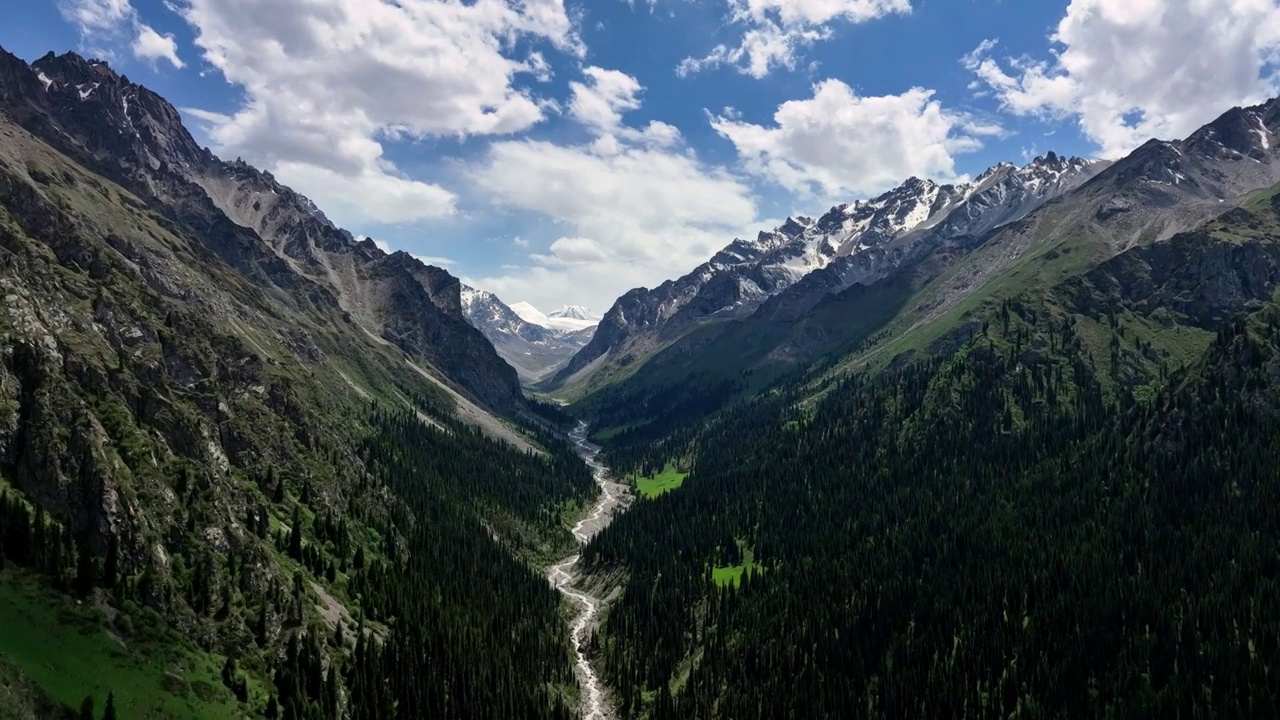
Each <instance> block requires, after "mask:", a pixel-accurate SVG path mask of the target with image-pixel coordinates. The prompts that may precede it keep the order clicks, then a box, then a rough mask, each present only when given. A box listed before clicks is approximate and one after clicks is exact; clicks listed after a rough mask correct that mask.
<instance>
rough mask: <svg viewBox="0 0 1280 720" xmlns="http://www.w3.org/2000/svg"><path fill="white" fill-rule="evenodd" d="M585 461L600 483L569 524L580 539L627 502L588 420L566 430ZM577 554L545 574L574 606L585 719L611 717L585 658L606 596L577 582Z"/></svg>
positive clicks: (572, 627)
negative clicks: (597, 491)
mask: <svg viewBox="0 0 1280 720" xmlns="http://www.w3.org/2000/svg"><path fill="white" fill-rule="evenodd" d="M569 439H570V440H572V441H573V444H574V447H575V448H576V449H577V451H578V454H579V455H580V456H582V460H583V462H585V463H586V464H587V466H588V467H590V468H591V475H592V477H594V478H595V481H596V484H597V485H599V486H600V496H599V497H598V498H597V499H596V501H595V503H594V504H593V505H592V506H591V508H590V509H588V510H587V512H586V513H585V514H583V516H582V518H580V519H579V520H578V522H577V524H575V525H574V526H573V537H574V539H576V540H577V541H578V544H579V545H584V544H586V542H587V541H588V540H590V539H591V537H592V536H593V535H595V534H596V533H598V532H600V531H601V530H603V529H605V528H606V527H608V526H609V523H611V522H613V518H614V517H616V516H617V514H618V513H620V512H622V511H624V510H626V508H627V507H628V506H629V505H630V504H631V499H632V495H631V487H630V486H629V485H625V484H623V483H620V482H617V481H615V480H614V479H613V478H612V477H611V476H610V473H609V468H608V467H606V466H605V464H604V463H603V462H601V461H600V459H599V455H600V448H599V447H598V446H596V445H594V444H592V443H591V442H590V441H588V440H587V424H586V423H581V424H579V425H578V427H576V428H574V430H573V432H571V433H570V434H569ZM578 558H579V555H578V554H574V555H572V556H570V557H567V558H565V559H564V560H561V561H560V562H558V563H556V564H554V565H551V566H550V567H548V568H547V579H548V580H550V581H551V584H552V585H553V586H555V588H556V589H557V590H559V591H560V592H561V593H563V594H564V596H565V597H567V598H569V600H570V601H571V602H572V603H573V604H574V605H575V606H576V607H577V608H578V611H577V612H576V613H575V614H574V615H573V617H572V618H571V619H570V620H569V634H570V637H571V639H572V641H573V652H574V656H575V663H576V665H577V674H578V683H579V684H580V685H581V686H582V718H583V720H615V718H617V713H616V711H615V710H614V708H613V705H612V704H611V703H610V701H609V694H608V692H607V689H606V688H605V686H604V682H603V681H602V680H601V679H600V674H599V673H598V672H597V670H596V668H595V667H594V666H593V665H592V663H591V660H590V659H589V658H587V656H586V654H585V652H584V650H585V648H586V645H587V642H588V641H589V640H590V637H591V634H592V633H593V632H595V630H596V627H597V626H598V624H599V620H600V611H601V610H602V608H603V606H604V599H603V598H601V597H599V596H597V595H595V594H593V593H592V592H591V591H590V590H588V589H585V588H583V587H581V586H580V584H579V582H578V580H579V577H580V573H579V570H578Z"/></svg>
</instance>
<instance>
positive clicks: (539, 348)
mask: <svg viewBox="0 0 1280 720" xmlns="http://www.w3.org/2000/svg"><path fill="white" fill-rule="evenodd" d="M462 312H463V315H465V316H466V318H467V320H468V321H469V322H470V323H471V324H472V325H473V326H475V327H476V328H477V329H478V330H480V332H482V333H484V336H485V337H486V338H488V339H489V342H491V343H493V347H494V349H495V350H497V352H498V355H499V356H501V357H502V359H504V360H506V361H507V363H508V364H509V365H511V367H513V368H515V369H516V372H517V373H519V374H520V378H521V379H522V380H523V381H525V382H528V383H533V382H536V381H538V380H541V379H543V378H544V377H546V376H547V375H548V374H549V373H552V372H555V371H556V370H558V369H559V368H560V367H561V366H563V365H564V364H565V363H566V362H568V361H569V358H571V357H573V355H574V354H575V353H577V352H578V351H579V350H581V349H582V348H583V346H585V345H586V344H587V343H588V342H589V341H590V340H591V336H592V335H593V334H595V327H596V324H597V323H598V322H599V318H593V317H591V314H590V312H589V311H587V309H586V308H583V307H580V306H565V307H563V308H561V309H559V310H555V311H553V312H551V313H550V314H544V313H543V312H542V311H541V310H538V309H537V308H535V307H534V306H532V305H530V304H529V303H527V302H519V303H515V304H514V305H511V306H507V305H506V304H504V303H503V302H502V301H501V300H499V299H498V296H496V295H494V294H493V293H491V292H487V291H484V290H476V289H475V288H471V287H466V286H463V288H462Z"/></svg>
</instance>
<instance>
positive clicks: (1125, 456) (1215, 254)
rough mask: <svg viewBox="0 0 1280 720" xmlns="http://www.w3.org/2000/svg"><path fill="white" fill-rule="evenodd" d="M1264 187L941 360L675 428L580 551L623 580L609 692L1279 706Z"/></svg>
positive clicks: (717, 705)
mask: <svg viewBox="0 0 1280 720" xmlns="http://www.w3.org/2000/svg"><path fill="white" fill-rule="evenodd" d="M1269 197H1270V196H1269V195H1268V196H1267V197H1265V198H1261V199H1259V200H1258V201H1257V202H1255V203H1253V204H1252V205H1251V206H1250V207H1251V208H1252V209H1251V210H1249V211H1247V212H1244V214H1243V215H1241V214H1239V213H1237V214H1235V215H1232V216H1227V217H1225V218H1224V219H1223V220H1220V221H1217V222H1215V223H1213V224H1211V225H1210V226H1209V227H1207V228H1206V229H1205V230H1204V231H1200V232H1196V233H1191V234H1189V235H1186V236H1183V237H1180V238H1176V239H1174V240H1173V241H1170V242H1169V243H1165V244H1161V245H1158V246H1154V249H1138V250H1135V251H1132V252H1131V254H1126V255H1124V256H1121V258H1119V259H1117V261H1116V262H1115V263H1114V264H1110V265H1107V266H1103V267H1100V268H1099V269H1098V270H1097V271H1096V272H1093V273H1091V274H1089V275H1087V276H1085V279H1084V280H1083V281H1079V282H1077V281H1074V280H1073V281H1070V282H1068V283H1066V284H1065V285H1063V286H1062V287H1060V288H1058V289H1056V290H1054V291H1053V292H1050V293H1042V294H1035V295H1032V294H1028V295H1025V296H1018V297H1015V298H1012V299H1010V300H1006V301H1003V302H1001V303H999V304H997V305H995V306H993V307H992V308H991V309H990V311H989V312H987V313H986V314H985V315H984V316H982V317H981V319H979V320H974V321H973V322H971V323H970V324H969V327H970V328H971V330H970V333H969V336H968V339H967V340H961V341H960V345H959V347H958V349H957V350H956V351H954V352H952V353H949V354H940V355H931V356H923V357H919V358H917V359H914V360H907V361H905V362H900V363H898V364H896V365H894V366H892V367H890V368H889V369H886V370H885V371H883V372H881V373H876V374H855V375H849V376H832V379H828V380H826V381H818V380H816V379H815V378H817V377H823V376H822V375H817V376H810V378H808V379H803V380H801V381H797V382H793V383H790V384H787V385H785V386H781V387H779V388H776V389H775V390H774V391H772V392H770V393H768V394H766V395H764V396H761V397H759V398H757V399H755V400H753V401H750V402H746V403H744V404H741V405H739V406H736V407H734V408H732V409H731V410H728V411H725V412H722V413H720V414H718V415H717V416H715V419H714V420H713V421H712V422H710V423H709V424H707V425H706V427H705V428H703V429H701V430H700V431H697V430H691V429H690V428H691V426H690V425H688V424H682V423H680V422H679V421H678V420H677V421H676V422H675V423H674V428H673V430H672V432H671V434H670V435H669V436H668V437H667V438H666V440H665V443H666V445H665V446H659V447H662V448H663V449H664V450H665V451H667V452H668V453H671V452H677V451H678V452H683V453H689V454H691V455H692V458H693V461H692V465H693V472H692V474H691V475H690V477H689V478H688V479H687V480H686V481H685V483H684V485H683V487H682V488H681V489H680V490H678V491H675V492H671V493H667V494H665V495H663V496H661V497H659V498H657V499H656V500H652V501H647V502H643V503H640V504H639V505H637V507H636V508H634V509H633V510H632V511H631V512H630V513H628V514H627V515H625V516H623V517H622V518H620V519H619V520H618V521H617V522H616V523H615V524H614V525H613V526H612V527H610V528H609V529H608V530H607V531H606V532H604V533H603V534H601V535H600V536H598V537H597V538H596V539H595V541H593V542H592V543H591V544H590V545H589V546H588V548H587V550H586V551H585V554H584V558H585V559H586V561H587V562H588V563H590V564H591V565H592V566H593V567H596V568H599V569H604V568H615V567H622V566H625V567H626V569H627V571H628V572H629V580H628V583H627V584H626V587H625V590H624V591H623V594H622V596H621V599H620V600H619V601H618V603H617V604H616V605H615V606H614V607H613V609H612V611H611V614H610V615H609V617H608V619H607V622H606V623H605V626H604V629H603V631H602V634H601V636H600V637H599V639H598V640H597V646H598V647H599V650H600V653H601V657H602V660H603V663H604V666H605V668H606V670H607V672H608V673H609V674H610V677H611V678H612V679H613V680H614V682H615V684H616V687H617V688H618V693H619V697H620V700H621V703H622V705H623V706H624V707H625V708H626V709H627V710H628V711H629V712H631V713H633V714H635V715H639V716H646V717H653V718H683V717H705V718H714V717H722V718H737V717H770V718H773V717H777V718H809V717H836V716H849V715H853V716H866V717H931V716H948V717H1010V716H1014V715H1017V716H1023V717H1064V718H1065V717H1221V716H1232V717H1271V716H1273V715H1275V714H1276V713H1277V712H1280V704H1278V702H1280V700H1278V698H1280V694H1278V693H1277V691H1276V687H1277V684H1276V682H1275V678H1274V677H1273V676H1274V673H1275V669H1276V668H1277V667H1278V665H1277V664H1278V663H1280V621H1277V619H1276V618H1277V617H1278V616H1277V612H1280V595H1277V590H1280V588H1278V587H1277V575H1276V573H1277V570H1280V566H1277V564H1276V563H1277V558H1280V524H1278V518H1280V515H1278V514H1277V513H1276V509H1277V508H1278V507H1280V476H1277V470H1276V468H1275V463H1274V457H1275V456H1276V452H1277V450H1280V384H1278V381H1277V378H1280V308H1278V307H1277V306H1276V305H1273V304H1270V299H1271V298H1272V295H1273V293H1274V292H1275V287H1276V277H1277V272H1276V266H1277V263H1276V261H1275V252H1274V247H1275V245H1274V243H1275V240H1276V238H1277V237H1280V234H1277V233H1275V232H1274V227H1275V225H1274V217H1275V215H1274V208H1273V207H1271V205H1273V204H1274V202H1273V201H1271V200H1269V199H1268V198H1269ZM815 383H817V384H815ZM628 437H629V436H628V434H627V433H621V434H619V435H618V436H617V441H616V442H615V450H614V454H615V456H616V457H617V458H618V459H619V461H620V462H621V463H622V465H623V466H624V467H629V466H634V467H643V465H644V463H650V464H651V463H652V462H653V458H652V457H650V456H649V455H648V454H646V452H645V451H643V450H642V448H643V447H646V446H647V447H652V446H651V445H644V444H639V443H636V444H633V443H630V442H628ZM739 576H740V578H741V579H740V580H735V578H737V577H739Z"/></svg>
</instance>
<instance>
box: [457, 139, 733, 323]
mask: <svg viewBox="0 0 1280 720" xmlns="http://www.w3.org/2000/svg"><path fill="white" fill-rule="evenodd" d="M610 137H612V136H610ZM593 148H594V146H592V145H585V146H560V145H554V144H551V143H547V142H540V141H533V140H520V141H505V142H499V143H495V144H494V145H493V146H492V147H491V148H490V150H489V153H488V154H487V156H486V157H485V158H484V160H483V161H482V162H480V163H478V164H477V165H475V166H474V167H473V168H472V175H473V178H474V180H475V185H476V187H478V188H481V189H483V190H484V191H485V192H487V193H489V194H490V195H491V197H492V199H493V201H494V202H496V203H497V204H499V205H502V206H505V207H509V208H514V209H517V210H521V211H525V212H529V213H534V214H538V215H542V216H546V217H549V218H551V219H552V220H554V221H556V223H557V225H559V226H560V227H562V228H564V230H565V231H566V232H565V233H564V236H563V237H561V238H559V239H557V240H556V241H555V242H553V243H552V244H551V246H550V247H549V248H548V249H547V250H546V252H544V253H535V254H533V255H531V256H530V258H529V262H528V263H526V264H524V265H521V266H519V267H517V268H508V269H506V271H505V272H504V273H503V274H501V275H496V276H493V277H487V278H479V279H477V280H476V282H477V283H478V287H483V288H485V289H487V290H492V291H494V292H496V293H498V295H500V296H501V297H511V298H522V299H525V300H528V301H530V302H532V303H534V304H535V305H539V306H546V307H554V306H557V305H560V304H562V303H564V302H566V301H571V302H577V303H582V304H586V305H589V306H591V307H608V306H609V305H610V304H612V302H613V300H614V299H615V298H616V297H617V296H618V294H619V292H620V290H624V289H627V288H632V287H637V286H642V285H644V286H650V287H651V286H653V285H656V284H658V283H660V282H662V281H663V280H666V279H668V278H671V277H675V276H679V275H683V274H684V273H686V272H688V271H689V270H690V269H692V268H693V267H695V266H697V265H698V264H699V263H701V262H704V261H705V260H706V259H707V258H708V257H709V256H710V255H712V254H713V253H714V252H715V251H716V250H717V249H719V248H721V247H723V246H724V245H725V244H727V243H728V241H729V240H730V239H732V238H733V237H734V236H735V235H741V234H747V233H749V234H750V236H751V237H754V235H755V230H758V229H759V226H758V225H757V224H756V223H757V222H759V221H758V220H757V213H756V206H755V202H754V200H753V198H752V193H751V190H750V188H749V187H748V186H747V185H746V183H745V182H743V181H742V180H741V179H740V178H737V177H735V176H733V175H731V174H729V173H727V172H725V171H723V170H720V169H717V168H714V167H709V166H707V165H705V164H703V163H701V162H699V161H698V160H697V159H696V158H695V157H694V156H693V155H692V154H690V153H681V152H674V151H671V150H667V149H662V148H656V147H649V146H645V145H632V144H621V143H619V144H618V145H617V146H616V147H615V148H614V152H611V153H607V154H605V153H600V152H597V151H596V150H595V149H593Z"/></svg>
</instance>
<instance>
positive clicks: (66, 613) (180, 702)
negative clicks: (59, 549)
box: [0, 568, 264, 720]
mask: <svg viewBox="0 0 1280 720" xmlns="http://www.w3.org/2000/svg"><path fill="white" fill-rule="evenodd" d="M104 620H105V618H104V617H103V616H102V611H101V610H99V609H97V608H94V607H91V606H90V603H89V602H85V603H83V604H78V603H75V602H73V601H71V600H67V599H65V598H64V597H62V596H59V595H56V594H54V593H53V592H51V591H49V590H48V589H46V588H45V587H43V586H42V585H41V584H40V583H39V581H37V580H36V579H34V578H32V577H31V576H29V575H28V574H26V573H24V572H22V571H15V570H14V569H13V568H9V569H6V570H4V571H3V572H0V628H3V632H0V656H3V657H4V658H5V659H6V660H7V661H9V662H10V663H12V664H13V665H15V666H17V667H20V668H21V669H22V670H23V671H24V673H25V675H26V677H27V678H29V680H30V682H31V683H33V684H34V685H36V686H38V687H39V688H40V689H41V690H42V691H43V692H44V693H47V694H48V695H49V696H50V697H51V698H53V699H54V700H56V701H58V702H61V703H64V704H66V705H68V706H71V707H79V706H80V701H81V700H83V699H84V698H85V696H93V698H94V703H95V707H96V708H97V709H98V710H101V708H102V706H103V704H104V703H105V702H106V698H107V693H108V692H113V693H115V700H116V709H117V710H118V711H119V714H120V717H122V718H130V719H131V720H151V719H152V718H155V719H159V718H179V717H180V718H192V719H193V720H206V719H207V720H215V719H220V718H231V717H243V716H245V715H246V714H248V713H246V711H245V708H243V707H242V706H240V705H239V703H237V702H236V700H235V698H234V697H233V696H232V695H231V693H230V692H229V691H228V690H227V688H226V687H224V686H223V685H222V681H221V679H220V678H219V674H218V673H219V670H220V668H221V665H222V658H215V657H213V656H210V655H206V654H203V653H198V652H195V651H191V650H187V649H183V648H181V647H180V646H179V645H175V644H166V646H165V647H164V648H163V649H161V648H147V649H142V648H140V647H137V646H126V645H125V644H124V643H123V642H122V641H121V640H118V639H116V638H115V637H112V636H111V635H109V634H108V633H107V632H106V631H105V630H104V629H103V628H104V626H105V622H104ZM250 696H251V701H254V700H257V699H261V698H263V697H264V695H263V692H262V688H261V687H260V686H257V683H255V682H254V681H252V680H250ZM259 707H260V706H259ZM0 715H3V712H0Z"/></svg>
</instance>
